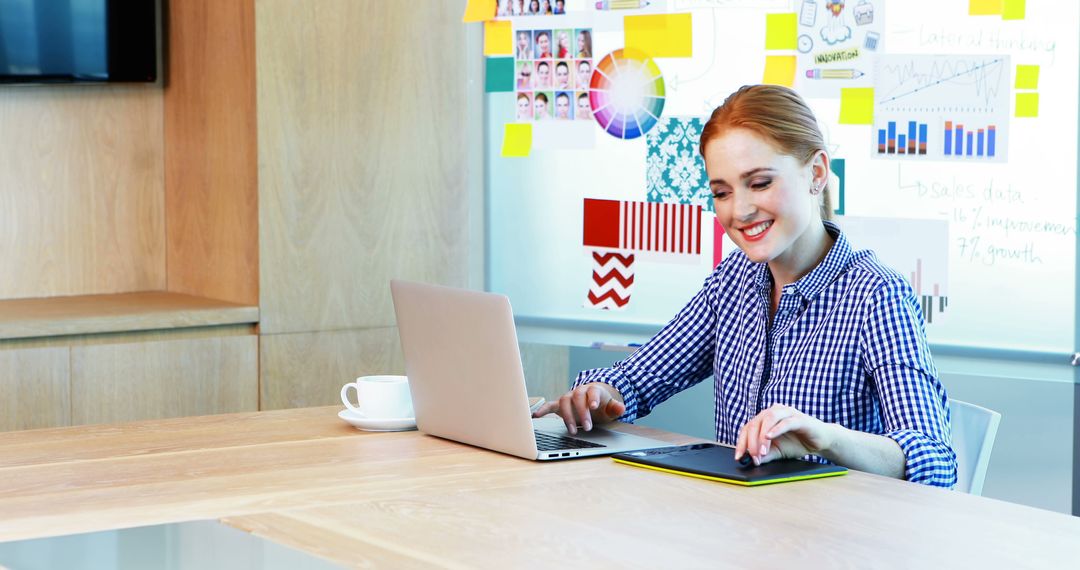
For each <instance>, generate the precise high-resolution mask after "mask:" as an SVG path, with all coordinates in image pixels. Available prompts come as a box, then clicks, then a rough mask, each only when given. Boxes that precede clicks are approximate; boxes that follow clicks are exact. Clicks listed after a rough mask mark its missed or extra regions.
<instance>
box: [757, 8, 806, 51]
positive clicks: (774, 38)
mask: <svg viewBox="0 0 1080 570" xmlns="http://www.w3.org/2000/svg"><path fill="white" fill-rule="evenodd" d="M798 26H799V19H798V17H797V16H796V14H795V12H791V13H788V14H765V49H795V48H796V46H797V44H798V36H799V34H798V29H799V28H798Z"/></svg>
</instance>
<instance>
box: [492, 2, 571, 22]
mask: <svg viewBox="0 0 1080 570" xmlns="http://www.w3.org/2000/svg"><path fill="white" fill-rule="evenodd" d="M565 4H566V1H565V0H499V1H498V2H497V3H496V4H495V17H496V18H504V17H507V16H550V15H557V14H565V13H566V7H565Z"/></svg>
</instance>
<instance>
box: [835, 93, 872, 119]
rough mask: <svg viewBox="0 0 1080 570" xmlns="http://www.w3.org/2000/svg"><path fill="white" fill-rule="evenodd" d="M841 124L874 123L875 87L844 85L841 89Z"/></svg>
mask: <svg viewBox="0 0 1080 570" xmlns="http://www.w3.org/2000/svg"><path fill="white" fill-rule="evenodd" d="M840 124H842V125H872V124H874V88H873V87H844V88H843V89H841V90H840Z"/></svg>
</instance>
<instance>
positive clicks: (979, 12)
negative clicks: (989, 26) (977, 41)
mask: <svg viewBox="0 0 1080 570" xmlns="http://www.w3.org/2000/svg"><path fill="white" fill-rule="evenodd" d="M1002 3H1003V0H968V15H969V16H996V15H998V14H1001V8H1002Z"/></svg>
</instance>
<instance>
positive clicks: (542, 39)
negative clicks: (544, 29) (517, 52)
mask: <svg viewBox="0 0 1080 570" xmlns="http://www.w3.org/2000/svg"><path fill="white" fill-rule="evenodd" d="M503 37H504V38H505V37H506V36H503ZM503 45H506V44H503ZM536 45H537V46H538V47H539V48H540V53H541V54H546V53H551V38H550V37H548V35H547V34H541V35H539V36H536Z"/></svg>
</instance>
